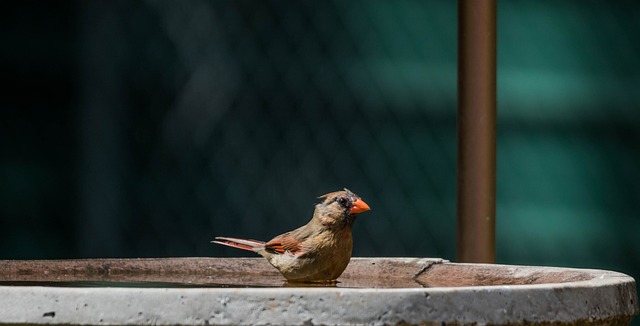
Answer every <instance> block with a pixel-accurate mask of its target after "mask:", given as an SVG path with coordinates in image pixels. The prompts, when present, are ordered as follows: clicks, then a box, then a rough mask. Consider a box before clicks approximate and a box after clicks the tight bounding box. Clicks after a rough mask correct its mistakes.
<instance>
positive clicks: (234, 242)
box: [211, 237, 265, 251]
mask: <svg viewBox="0 0 640 326" xmlns="http://www.w3.org/2000/svg"><path fill="white" fill-rule="evenodd" d="M211 242H212V243H217V244H221V245H224V246H229V247H234V248H238V249H242V250H248V251H255V250H254V249H255V248H261V247H264V244H265V242H264V241H258V240H251V239H238V238H227V237H216V239H215V240H213V241H211Z"/></svg>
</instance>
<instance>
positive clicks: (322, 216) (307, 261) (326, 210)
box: [211, 188, 371, 283]
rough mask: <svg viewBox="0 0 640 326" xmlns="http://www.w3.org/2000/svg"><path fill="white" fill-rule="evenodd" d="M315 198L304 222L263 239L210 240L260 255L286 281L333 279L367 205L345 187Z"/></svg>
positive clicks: (348, 254) (342, 266) (348, 252)
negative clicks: (360, 215) (352, 228)
mask: <svg viewBox="0 0 640 326" xmlns="http://www.w3.org/2000/svg"><path fill="white" fill-rule="evenodd" d="M318 198H319V199H322V201H321V202H320V203H318V204H316V205H315V210H314V212H313V216H312V217H311V220H310V221H309V222H308V223H307V224H305V225H303V226H301V227H299V228H297V229H295V230H293V231H289V232H286V233H283V234H281V235H278V236H276V237H274V238H273V239H271V240H269V241H267V242H264V241H259V240H251V239H239V238H230V237H215V240H213V241H211V242H212V243H216V244H221V245H225V246H229V247H234V248H238V249H243V250H248V251H253V252H255V253H257V254H259V255H261V256H262V257H264V258H266V259H267V260H268V261H269V263H270V264H271V265H272V266H273V267H275V268H276V269H277V270H278V271H280V273H281V274H282V275H283V276H284V277H285V278H286V279H287V281H288V282H292V283H318V282H325V283H326V282H336V280H337V278H338V277H340V275H342V272H344V270H345V269H346V268H347V265H348V264H349V260H350V259H351V252H352V249H353V238H352V235H351V227H352V226H353V222H354V221H355V219H356V215H358V214H360V213H363V212H366V211H369V210H371V208H370V207H369V205H368V204H367V203H365V202H364V200H362V199H361V198H360V197H359V196H358V195H356V194H354V193H353V192H351V191H350V190H348V189H346V188H344V190H340V191H334V192H331V193H328V194H325V195H322V196H320V197H318Z"/></svg>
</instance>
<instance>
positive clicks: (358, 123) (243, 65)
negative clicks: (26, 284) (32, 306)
mask: <svg viewBox="0 0 640 326" xmlns="http://www.w3.org/2000/svg"><path fill="white" fill-rule="evenodd" d="M1 6H2V10H1V12H0V16H1V19H0V25H1V26H2V28H1V29H0V42H1V43H0V44H2V50H1V51H0V67H1V69H2V73H1V76H2V79H3V81H4V82H3V84H4V86H3V92H2V93H3V95H2V98H1V99H0V105H1V106H2V116H1V119H0V126H1V127H0V136H1V137H0V144H1V146H2V147H1V148H0V216H1V219H0V258H2V259H17V258H20V259H32V258H33V259H36V258H38V259H39V258H76V257H166V256H246V255H250V253H244V252H241V251H238V250H233V249H229V248H224V247H222V246H215V245H212V244H210V243H209V240H211V239H212V238H213V236H215V235H226V236H238V237H248V238H256V239H265V240H266V239H269V238H271V237H272V236H274V235H276V234H279V233H280V232H282V231H286V230H289V229H293V228H295V227H297V226H299V225H301V224H303V223H305V222H306V221H307V220H308V218H310V216H311V212H312V210H313V204H314V203H316V199H315V198H316V197H317V196H319V195H322V194H324V193H326V192H329V191H333V190H337V189H340V188H342V187H348V188H350V189H351V190H353V191H354V192H356V193H357V194H359V195H360V196H362V197H363V198H364V199H365V200H366V201H367V202H368V203H369V204H370V205H371V207H372V208H373V210H372V211H371V212H369V213H367V214H366V215H362V217H361V218H360V219H359V220H358V222H357V223H356V225H355V227H354V236H355V248H354V255H355V256H419V257H443V258H446V259H451V260H455V233H456V232H455V220H456V218H455V200H456V198H455V197H456V179H455V176H456V167H455V162H456V102H457V100H456V78H457V73H456V62H457V61H456V60H457V54H456V51H457V45H456V42H457V32H456V31H457V27H456V10H457V8H456V2H455V1H449V0H446V1H404V0H403V1H364V0H361V1H338V0H336V1H67V2H57V3H53V2H30V1H19V2H15V3H11V2H3V3H2V5H1ZM498 17H499V21H498V67H499V68H498V118H499V121H498V167H497V171H498V180H497V182H498V185H497V189H498V190H497V191H498V194H497V195H498V202H497V212H498V214H497V259H498V262H499V263H508V264H527V265H528V264H532V265H553V266H575V267H587V268H602V269H611V270H617V271H622V272H625V273H628V274H630V275H632V276H634V277H638V276H640V261H639V260H640V256H639V253H640V241H638V231H639V230H640V220H639V219H638V213H639V212H640V173H639V172H638V168H639V166H640V164H639V163H640V63H639V58H640V5H639V4H638V3H637V2H636V1H582V0H580V1H578V0H574V1H499V8H498Z"/></svg>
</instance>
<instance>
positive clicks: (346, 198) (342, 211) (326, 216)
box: [316, 188, 371, 226]
mask: <svg viewBox="0 0 640 326" xmlns="http://www.w3.org/2000/svg"><path fill="white" fill-rule="evenodd" d="M318 198H320V199H322V202H321V203H319V204H317V205H316V213H317V214H319V215H318V217H319V218H320V222H321V223H322V224H324V225H349V226H351V224H353V221H354V220H355V216H356V215H357V214H360V213H362V212H366V211H368V210H371V208H369V205H367V203H365V202H364V200H362V199H361V198H360V197H359V196H358V195H356V194H354V193H353V192H351V191H350V190H349V189H346V188H345V189H344V190H341V191H335V192H331V193H328V194H326V195H322V196H320V197H318Z"/></svg>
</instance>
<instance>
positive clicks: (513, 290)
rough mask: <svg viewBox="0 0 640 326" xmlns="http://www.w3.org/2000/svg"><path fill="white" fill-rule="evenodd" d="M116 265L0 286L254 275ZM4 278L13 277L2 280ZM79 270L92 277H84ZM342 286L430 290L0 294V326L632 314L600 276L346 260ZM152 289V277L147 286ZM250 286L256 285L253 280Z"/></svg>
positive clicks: (36, 289) (5, 273) (614, 321)
mask: <svg viewBox="0 0 640 326" xmlns="http://www.w3.org/2000/svg"><path fill="white" fill-rule="evenodd" d="M119 261H121V262H122V264H121V265H120V266H119V267H114V268H113V269H112V267H113V266H115V265H113V264H114V260H109V261H108V262H106V264H110V265H109V266H112V267H109V268H106V269H105V268H103V269H102V270H101V271H98V270H99V269H93V266H105V265H104V264H105V260H99V261H98V260H92V261H72V262H69V264H66V265H65V264H64V263H59V262H52V263H51V264H48V262H47V261H41V262H37V263H32V264H31V265H29V263H26V265H22V268H21V267H20V266H19V265H20V264H19V262H15V261H14V262H7V261H4V262H0V266H1V267H0V280H4V281H19V280H18V279H20V278H21V279H22V281H25V279H26V281H29V282H33V281H36V280H37V279H38V276H43V277H44V279H47V280H49V281H53V280H55V279H60V280H64V279H65V277H66V278H67V280H68V278H69V277H70V276H73V277H74V278H73V279H74V280H76V281H77V280H80V279H81V278H80V277H81V276H82V275H83V273H84V274H86V275H85V276H90V275H101V276H100V277H101V278H100V279H101V280H103V281H105V280H106V281H109V280H110V277H109V275H118V274H122V275H128V280H131V279H132V276H131V273H128V272H127V269H126V268H125V269H119V268H121V267H126V266H128V267H127V268H133V267H134V266H138V268H137V270H136V272H135V273H133V274H136V273H138V274H140V275H145V274H149V273H152V272H153V271H152V270H150V269H152V268H161V267H160V266H161V265H162V266H164V267H162V268H163V271H156V274H157V275H165V276H166V277H178V276H177V274H179V273H178V272H179V268H178V266H182V267H181V268H182V269H183V270H184V273H185V274H190V273H194V272H196V271H198V270H200V272H201V273H204V274H207V273H208V276H211V277H212V278H214V279H213V280H212V279H209V280H210V281H213V282H215V277H216V275H217V274H218V273H215V272H212V271H214V270H217V269H218V268H220V267H221V266H223V265H226V264H229V263H231V264H234V263H235V266H241V265H243V264H244V265H243V266H245V268H247V267H248V268H254V267H255V268H256V269H253V270H250V271H248V273H249V274H251V275H254V274H253V273H254V272H255V271H256V270H260V269H261V267H258V266H261V265H260V264H261V263H260V262H259V260H257V259H256V260H247V259H242V260H238V261H234V260H231V261H230V260H228V259H225V260H224V262H220V261H221V260H216V259H213V260H212V259H193V258H192V259H174V260H173V261H169V260H144V262H143V264H137V265H136V264H135V262H136V261H138V262H140V260H119ZM158 262H165V263H166V264H162V263H158ZM218 263H219V264H221V265H220V266H218V265H217V264H218ZM38 264H39V265H38ZM56 264H59V265H56ZM83 264H84V265H83ZM254 264H255V265H254ZM27 265H29V267H30V268H27V267H28V266H27ZM116 265H117V264H116ZM38 266H39V267H38ZM47 266H50V267H49V268H47ZM64 266H67V267H68V266H72V267H71V268H66V269H65V268H62V267H64ZM81 266H85V267H87V266H89V267H90V268H88V269H87V268H85V267H81ZM10 270H14V272H15V273H13V274H12V273H10ZM88 270H94V271H97V272H95V273H93V274H92V272H89V271H88ZM134 270H135V268H134ZM264 271H267V270H266V269H265V270H264ZM474 271H475V272H474ZM222 272H224V273H222ZM245 272H247V271H246V270H243V269H242V268H240V267H238V268H236V270H235V272H234V271H230V270H225V271H222V270H221V271H220V274H225V273H226V274H225V275H226V276H225V277H229V275H228V274H230V275H236V274H238V273H239V274H244V273H245ZM259 273H260V272H258V274H259ZM37 274H39V275H37ZM65 275H66V276H65ZM256 275H257V274H256ZM27 276H28V277H27ZM256 277H258V276H256ZM269 277H271V276H269ZM89 278H91V277H89ZM178 278H179V277H178ZM344 278H345V282H343V283H340V284H338V286H344V284H345V283H348V282H349V281H348V280H349V279H352V278H355V279H364V280H374V279H378V280H382V281H384V280H385V279H386V280H387V281H388V283H389V284H390V285H391V283H394V282H395V281H396V280H398V279H412V280H414V281H412V282H413V283H411V282H408V283H406V284H415V283H416V282H417V283H418V284H423V285H427V286H429V285H430V286H434V285H435V286H436V287H427V288H422V287H407V288H358V287H354V288H340V287H267V288H198V287H196V288H136V287H133V288H130V287H112V288H80V287H43V286H0V323H4V324H78V325H87V324H97V325H116V324H117V325H122V324H127V325H151V324H155V325H170V324H175V325H206V324H289V325H311V324H374V325H382V324H424V325H442V323H445V324H446V325H454V324H456V325H457V324H480V325H483V324H496V325H515V324H527V325H529V324H541V325H565V324H566V325H587V324H591V325H626V324H628V323H629V321H630V319H631V317H632V316H633V315H634V314H636V313H637V312H638V304H637V294H636V288H635V281H634V280H633V279H632V278H631V277H629V276H627V275H624V274H620V273H616V272H610V271H600V270H583V269H565V268H548V267H526V266H505V265H482V264H452V263H446V262H443V261H442V260H429V259H404V258H368V259H367V258H361V259H354V261H353V262H352V265H350V266H349V269H348V270H347V271H345V275H344ZM116 279H117V277H116ZM159 279H161V278H160V277H158V276H157V277H156V278H154V281H158V280H159ZM198 280H199V281H202V279H198ZM254 282H255V283H257V284H259V283H260V282H259V280H254ZM16 284H19V283H16ZM501 284H507V285H501ZM360 285H362V286H365V285H366V284H360ZM446 286H449V287H446Z"/></svg>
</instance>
